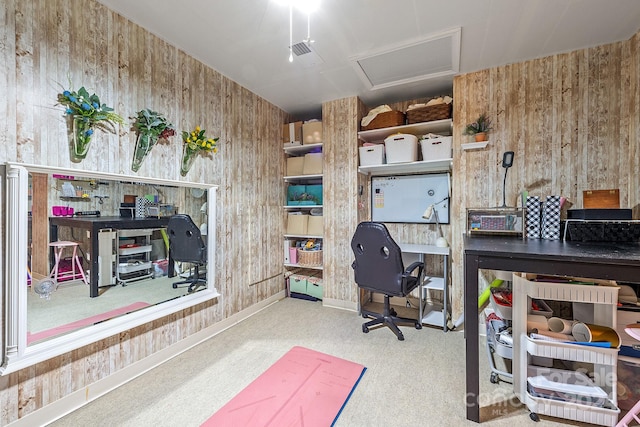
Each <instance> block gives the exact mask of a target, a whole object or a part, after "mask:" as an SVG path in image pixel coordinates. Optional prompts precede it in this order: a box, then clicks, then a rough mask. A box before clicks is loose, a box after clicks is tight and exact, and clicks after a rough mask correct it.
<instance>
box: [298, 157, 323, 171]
mask: <svg viewBox="0 0 640 427" xmlns="http://www.w3.org/2000/svg"><path fill="white" fill-rule="evenodd" d="M321 173H322V153H308V154H305V155H304V167H303V169H302V174H303V175H319V174H321Z"/></svg>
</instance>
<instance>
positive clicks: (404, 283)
mask: <svg viewBox="0 0 640 427" xmlns="http://www.w3.org/2000/svg"><path fill="white" fill-rule="evenodd" d="M423 268H424V263H422V262H420V261H416V262H414V263H413V264H411V265H410V266H409V267H407V268H406V269H405V271H404V273H402V292H403V293H404V294H405V295H407V294H409V292H411V291H412V290H413V289H414V288H415V287H416V286H414V287H413V288H411V289H409V286H408V280H407V278H408V277H409V276H412V274H411V273H413V272H414V271H415V270H416V269H418V272H417V274H416V276H415V277H417V283H418V284H420V279H421V278H422V269H423Z"/></svg>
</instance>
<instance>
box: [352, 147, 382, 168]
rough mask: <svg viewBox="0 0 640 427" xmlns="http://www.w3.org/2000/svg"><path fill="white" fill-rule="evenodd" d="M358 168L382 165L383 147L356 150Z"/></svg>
mask: <svg viewBox="0 0 640 427" xmlns="http://www.w3.org/2000/svg"><path fill="white" fill-rule="evenodd" d="M358 151H359V154H360V166H375V165H382V164H384V145H382V144H377V145H367V146H364V147H360V148H358Z"/></svg>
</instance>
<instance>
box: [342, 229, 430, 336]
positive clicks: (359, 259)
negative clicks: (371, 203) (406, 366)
mask: <svg viewBox="0 0 640 427" xmlns="http://www.w3.org/2000/svg"><path fill="white" fill-rule="evenodd" d="M351 249H352V250H353V254H354V255H355V258H356V259H355V261H354V262H353V264H352V265H351V267H353V271H354V275H355V281H356V283H357V284H358V287H359V288H362V289H366V290H368V291H371V292H377V293H382V294H384V310H383V313H382V314H377V313H369V312H367V313H364V312H363V314H362V317H365V318H366V317H373V318H374V320H371V321H369V322H367V323H364V324H363V325H362V332H364V333H365V334H366V333H367V332H369V328H370V327H371V326H374V325H384V326H387V327H389V329H391V330H392V331H393V333H394V334H396V336H397V337H398V339H399V340H400V341H402V340H404V335H402V332H401V331H400V329H399V328H398V325H397V324H398V323H413V324H414V326H415V328H416V329H422V323H421V322H420V321H418V320H416V319H408V318H404V317H398V316H397V313H396V312H395V310H393V309H392V308H391V306H390V304H389V297H392V296H398V297H406V296H407V295H409V294H410V293H411V291H412V290H414V289H415V288H416V287H417V286H418V285H419V278H420V277H422V269H423V268H424V264H423V263H421V262H414V263H413V264H411V265H410V266H409V268H407V269H406V270H405V268H404V264H403V263H402V251H401V250H400V247H399V246H398V244H397V243H396V242H395V241H394V240H393V239H392V238H391V235H390V234H389V230H387V227H386V226H385V225H384V224H382V223H378V222H361V223H360V224H358V227H357V228H356V232H355V233H354V235H353V238H352V239H351ZM416 270H417V275H412V274H411V273H413V272H414V271H416Z"/></svg>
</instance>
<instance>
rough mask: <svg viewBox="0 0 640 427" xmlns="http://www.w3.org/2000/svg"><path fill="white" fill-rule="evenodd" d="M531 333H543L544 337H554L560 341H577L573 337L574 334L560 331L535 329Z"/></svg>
mask: <svg viewBox="0 0 640 427" xmlns="http://www.w3.org/2000/svg"><path fill="white" fill-rule="evenodd" d="M531 333H532V334H534V335H542V336H543V337H547V338H553V339H554V340H560V341H575V340H576V339H575V338H574V337H573V335H570V334H562V333H560V332H552V331H538V330H535V329H534V330H532V331H531Z"/></svg>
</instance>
